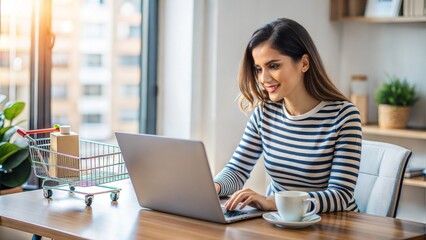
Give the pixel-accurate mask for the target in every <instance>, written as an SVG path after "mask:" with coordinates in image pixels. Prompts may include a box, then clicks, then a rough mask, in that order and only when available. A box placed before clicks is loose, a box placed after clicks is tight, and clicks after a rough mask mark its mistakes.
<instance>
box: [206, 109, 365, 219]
mask: <svg viewBox="0 0 426 240" xmlns="http://www.w3.org/2000/svg"><path fill="white" fill-rule="evenodd" d="M361 140H362V135H361V121H360V116H359V112H358V109H357V108H356V107H355V106H354V105H353V104H352V103H350V102H347V101H335V102H321V103H319V104H318V105H317V106H316V107H315V108H313V109H312V110H311V111H309V112H307V113H305V114H302V115H299V116H291V115H290V114H288V112H287V111H286V109H285V107H284V105H283V103H277V102H266V103H265V104H264V105H263V106H262V107H257V108H256V109H255V110H254V112H253V114H252V115H251V117H250V120H249V121H248V123H247V126H246V128H245V131H244V135H243V137H242V139H241V141H240V144H239V145H238V147H237V149H236V150H235V152H234V154H233V155H232V158H231V160H230V161H229V162H228V164H227V165H226V166H225V168H224V169H223V170H222V171H221V172H220V173H219V174H218V175H217V176H216V177H215V182H217V183H219V184H220V186H221V189H220V192H219V195H220V196H226V195H230V194H232V193H234V192H235V191H237V190H240V189H242V188H243V185H244V183H245V182H246V180H247V179H248V178H249V177H250V172H251V171H252V170H253V167H254V165H255V164H256V162H257V161H258V159H259V157H260V155H261V154H262V153H263V157H264V162H265V170H266V172H267V173H268V175H269V176H270V180H271V181H270V184H269V186H268V189H267V192H266V195H267V196H270V195H274V194H275V193H276V192H278V191H283V190H298V191H305V192H308V193H309V195H310V196H311V197H314V198H316V199H317V201H318V203H319V210H318V212H333V211H358V207H357V205H356V203H355V199H354V190H355V185H356V181H357V178H358V171H359V163H360V157H361Z"/></svg>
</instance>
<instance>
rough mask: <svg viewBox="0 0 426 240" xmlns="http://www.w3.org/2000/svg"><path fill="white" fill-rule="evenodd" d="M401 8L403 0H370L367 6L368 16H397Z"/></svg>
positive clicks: (366, 12) (366, 13) (366, 14)
mask: <svg viewBox="0 0 426 240" xmlns="http://www.w3.org/2000/svg"><path fill="white" fill-rule="evenodd" d="M400 9H401V0H368V1H367V6H366V7H365V16H366V17H379V18H380V17H397V16H398V15H399V10H400Z"/></svg>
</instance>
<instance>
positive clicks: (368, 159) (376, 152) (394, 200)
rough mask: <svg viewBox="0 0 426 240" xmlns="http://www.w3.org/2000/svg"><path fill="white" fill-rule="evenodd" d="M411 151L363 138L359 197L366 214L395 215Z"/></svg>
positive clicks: (356, 188)
mask: <svg viewBox="0 0 426 240" xmlns="http://www.w3.org/2000/svg"><path fill="white" fill-rule="evenodd" d="M410 157H411V151H410V150H408V149H405V148H403V147H400V146H397V145H394V144H389V143H383V142H374V141H367V140H363V141H362V150H361V166H360V171H359V175H358V181H357V184H356V187H355V200H356V202H357V204H358V208H359V209H360V211H361V212H363V213H368V214H373V215H379V216H386V217H395V216H396V210H397V208H398V202H399V195H400V193H401V187H402V181H403V177H404V172H405V168H406V167H407V162H408V160H409V159H410Z"/></svg>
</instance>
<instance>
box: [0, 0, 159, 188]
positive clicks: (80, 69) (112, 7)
mask: <svg viewBox="0 0 426 240" xmlns="http://www.w3.org/2000/svg"><path fill="white" fill-rule="evenodd" d="M142 2H143V4H142ZM123 3H128V4H127V5H125V6H124V7H122V5H123ZM142 6H144V7H143V8H142ZM157 7H158V6H157V1H155V0H117V1H116V0H108V1H106V0H81V1H74V0H47V1H44V0H37V1H34V0H0V11H1V13H0V24H1V26H0V34H1V36H0V40H1V41H0V93H1V94H5V95H7V96H8V98H9V99H10V100H17V101H23V102H25V103H26V104H27V105H26V108H25V109H24V111H25V112H24V113H23V114H21V116H22V119H17V122H21V121H20V120H23V121H22V124H20V126H21V127H22V128H24V129H39V128H45V127H49V126H51V123H59V124H67V125H71V126H72V129H75V130H77V129H78V131H79V133H80V134H81V136H85V137H86V136H87V138H86V139H93V140H97V141H102V142H112V143H113V141H114V134H113V133H114V132H115V131H119V130H120V129H124V127H125V130H126V131H133V132H145V133H155V123H156V120H155V116H156V96H155V91H154V90H152V86H155V81H156V80H155V79H156V76H155V74H156V66H155V64H156V62H157V61H156V48H157V46H156V43H157V40H156V39H157V30H156V26H157ZM142 12H143V16H144V17H143V18H142ZM46 16H51V18H50V17H47V18H46ZM142 19H143V21H147V22H145V23H144V24H143V26H147V28H142ZM121 22H123V23H124V24H126V25H127V26H128V27H127V30H126V31H127V33H126V35H125V36H126V37H125V38H126V39H124V40H128V39H129V38H132V41H127V42H126V41H124V42H120V40H121V39H120V37H119V36H118V32H119V31H118V30H117V28H118V27H119V26H118V25H119V24H118V23H121ZM148 22H149V24H148ZM142 32H143V33H144V34H143V35H144V36H145V34H146V36H148V37H147V38H143V40H142ZM32 33H34V35H33V38H32ZM94 40H95V41H94ZM145 40H146V41H147V42H146V43H144V44H142V41H145ZM129 42H131V43H132V44H133V45H131V46H130V45H128V43H129ZM119 44H122V45H121V46H124V47H127V48H126V49H123V48H122V47H119V46H120V45H119ZM87 46H89V48H87ZM142 46H143V47H144V49H145V47H146V49H145V50H142V49H141V47H142ZM129 49H130V50H131V51H129ZM122 55H131V56H134V57H130V58H128V59H123V61H120V56H122ZM142 55H143V56H144V58H143V59H147V60H146V62H145V61H144V62H143V64H146V65H144V69H147V71H144V72H142V71H141V65H140V64H139V63H140V60H136V58H138V59H142ZM121 62H124V64H130V66H127V67H126V71H127V70H128V71H129V73H131V74H129V76H130V77H126V81H128V82H131V83H132V84H134V86H135V87H136V88H138V89H135V90H132V91H133V93H132V96H134V97H132V98H127V96H125V95H122V94H121V92H120V91H122V90H121V89H122V88H121V87H120V85H121V84H122V81H123V78H118V77H117V76H121V74H120V73H121V72H120V71H122V67H121ZM132 78H133V79H132ZM30 82H31V84H30ZM85 85H102V88H101V90H99V89H98V90H99V91H101V93H100V95H99V96H97V95H96V96H92V97H90V98H82V96H83V94H85V93H84V92H83V91H84V90H83V86H85ZM139 88H143V89H145V90H146V93H144V94H143V95H139V92H140V89H139ZM98 90H93V89H91V90H87V91H86V93H88V94H95V93H94V92H97V91H98ZM101 95H102V96H101ZM58 100H60V101H58ZM122 100H124V101H125V104H129V105H128V106H132V108H129V109H128V110H127V113H126V114H127V115H129V116H130V115H133V117H132V118H134V116H135V114H134V113H131V112H130V111H135V112H136V113H137V116H139V118H138V119H140V120H142V121H136V122H135V123H134V124H127V125H126V126H123V124H122V122H121V121H120V119H119V118H117V117H115V116H117V115H119V114H120V111H121V109H122V106H123V104H121V101H122ZM141 104H143V105H141ZM93 105H95V107H93ZM81 106H85V107H84V108H82V107H81ZM87 106H91V108H90V109H88V108H87ZM92 107H93V109H92ZM99 109H101V111H102V113H99ZM83 116H84V117H83ZM128 118H130V117H128ZM88 123H90V124H88ZM94 123H100V124H94ZM87 125H89V126H88V127H85V126H87ZM94 131H98V132H102V133H106V134H103V135H102V136H101V137H98V138H95V137H93V138H91V137H92V136H91V134H90V133H93V132H94ZM32 180H33V182H37V181H38V179H37V178H35V177H33V178H32Z"/></svg>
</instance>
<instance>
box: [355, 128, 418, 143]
mask: <svg viewBox="0 0 426 240" xmlns="http://www.w3.org/2000/svg"><path fill="white" fill-rule="evenodd" d="M362 133H363V134H372V135H379V136H390V137H402V138H411V139H421V140H426V130H424V129H381V128H379V126H377V125H363V126H362Z"/></svg>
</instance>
